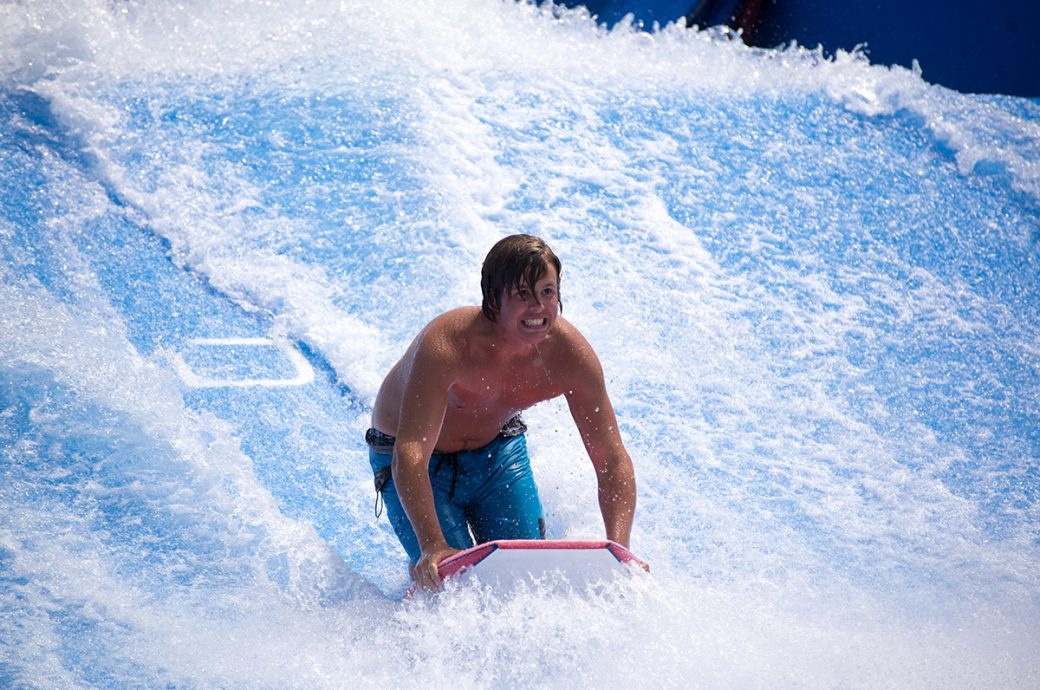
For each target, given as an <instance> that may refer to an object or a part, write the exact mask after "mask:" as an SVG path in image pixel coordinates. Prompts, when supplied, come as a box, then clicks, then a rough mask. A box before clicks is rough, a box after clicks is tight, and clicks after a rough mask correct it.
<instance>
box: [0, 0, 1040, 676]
mask: <svg viewBox="0 0 1040 690" xmlns="http://www.w3.org/2000/svg"><path fill="white" fill-rule="evenodd" d="M0 179H2V180H3V184H2V185H0V201H2V204H0V209H2V210H0V257H2V262H0V372H2V376H0V396H2V397H0V471H2V481H0V503H2V505H3V506H4V511H3V513H2V516H0V629H2V630H3V631H4V632H3V634H2V635H0V685H5V686H13V687H22V686H28V687H138V686H148V687H156V686H164V685H168V686H175V687H343V686H347V685H354V684H355V683H359V684H362V685H366V686H367V685H376V684H388V685H394V686H406V687H410V686H419V685H424V684H428V683H433V684H434V685H435V686H449V685H450V686H453V687H455V686H457V687H529V686H533V687H572V686H575V685H577V686H579V687H601V686H603V685H606V684H608V683H610V684H612V683H625V684H630V685H634V686H636V687H690V686H699V687H712V688H716V687H718V688H724V687H734V688H748V687H770V688H774V687H812V688H832V687H863V688H868V687H870V688H874V687H963V688H968V687H1005V688H1016V687H1017V688H1028V687H1036V685H1037V684H1038V683H1040V653H1038V651H1037V650H1038V646H1037V640H1038V639H1040V626H1038V623H1037V622H1038V621H1040V599H1038V597H1037V592H1040V574H1038V573H1040V395H1038V392H1040V344H1038V341H1037V333H1038V332H1040V107H1038V106H1037V105H1036V104H1035V103H1032V102H1030V101H1028V100H1024V99H1017V98H1009V97H1000V96H967V95H964V94H960V93H957V92H953V91H950V90H948V89H944V88H941V87H937V86H933V85H929V84H927V83H926V82H924V81H923V80H922V78H921V76H920V74H918V73H915V72H914V71H910V70H906V69H902V68H898V67H891V68H890V67H886V66H883V65H871V64H870V63H869V62H868V60H867V59H866V58H865V57H864V56H863V55H861V54H839V55H837V56H836V57H835V58H833V59H826V58H824V57H823V56H822V54H821V53H819V52H818V51H809V50H805V49H802V48H798V47H796V46H793V47H790V48H787V49H784V50H775V51H765V50H758V49H752V48H748V47H746V46H744V45H743V44H741V43H740V41H739V40H736V39H735V38H734V37H733V36H730V35H727V34H726V33H725V32H723V31H719V30H713V31H704V32H702V31H696V30H686V29H684V28H681V27H679V26H667V27H664V28H662V29H660V30H659V31H657V32H654V33H649V32H644V31H638V30H635V29H633V28H632V27H631V26H629V25H627V24H624V23H622V24H620V25H618V26H617V27H615V28H614V29H612V30H607V29H604V28H603V27H601V26H597V24H596V23H595V22H594V21H592V19H591V18H590V17H589V16H588V14H587V12H584V11H582V10H565V9H562V8H551V7H538V6H536V5H534V4H530V3H523V2H521V3H515V2H512V1H499V0H454V1H453V2H449V3H445V2H432V1H430V0H415V1H414V2H400V1H398V0H382V1H380V2H350V3H343V2H333V1H332V0H328V1H326V0H313V1H311V2H306V3H297V2H280V1H276V0H271V1H268V2H259V1H252V2H244V1H243V2H226V3H208V2H191V1H185V2H179V3H176V4H175V5H171V4H170V3H163V2H148V1H133V0H79V1H76V2H73V1H71V0H70V1H67V2H52V1H40V2H8V3H5V4H0ZM511 232H531V233H535V234H539V235H542V236H544V237H545V238H546V239H547V240H548V241H549V242H550V244H551V245H552V246H553V248H554V249H555V250H556V251H557V253H558V254H559V255H560V256H561V258H562V259H563V264H564V269H563V288H562V294H563V299H564V303H565V305H566V309H565V315H566V316H567V318H568V319H570V320H571V321H572V322H574V323H575V324H577V325H578V326H579V327H580V328H581V329H582V331H583V332H584V333H585V334H586V336H587V337H588V339H589V340H590V341H591V342H592V343H593V345H594V346H595V348H596V350H597V352H598V353H599V354H600V357H601V359H602V361H603V365H604V368H605V371H606V373H607V378H608V386H609V388H610V391H611V395H612V399H613V401H614V404H615V406H616V408H617V412H618V418H619V422H620V424H621V425H622V428H623V432H624V437H625V440H626V444H627V446H628V448H629V450H630V452H631V454H632V456H633V459H634V461H635V463H636V469H637V475H638V479H639V491H640V498H639V500H640V506H639V510H638V514H637V520H636V525H635V530H634V534H633V542H632V546H633V549H634V550H635V551H636V552H637V553H638V554H639V555H640V556H642V557H644V558H646V559H647V560H648V561H650V562H651V564H652V574H651V575H649V576H645V577H634V578H632V579H631V580H630V581H622V582H616V583H607V584H604V586H603V587H602V588H600V589H598V590H597V591H594V592H590V593H586V594H583V595H576V594H570V595H568V594H561V593H558V592H557V593H552V594H548V593H545V592H538V591H524V592H520V593H518V594H516V595H514V596H511V597H509V598H506V599H503V600H496V599H494V598H492V597H489V596H488V594H487V593H486V592H483V591H481V590H480V589H479V587H475V586H474V587H459V588H457V589H456V591H454V592H452V594H451V595H449V596H445V597H440V598H437V599H434V600H419V601H412V602H401V601H400V594H401V592H402V591H403V589H404V587H405V584H406V582H405V579H406V575H405V567H404V555H403V552H402V551H401V549H400V547H399V546H398V544H397V542H396V539H395V538H394V537H393V535H392V533H391V531H390V529H389V527H388V525H387V524H386V522H385V518H383V519H377V518H375V517H374V516H373V514H372V512H373V499H374V494H373V491H372V480H371V475H370V472H369V470H368V463H367V458H366V451H365V448H364V444H363V440H362V433H363V431H364V429H365V427H366V426H367V425H368V415H369V410H370V404H371V401H372V399H373V396H374V394H375V391H376V389H377V387H378V385H379V382H380V379H381V375H382V373H383V372H384V371H385V370H386V369H387V368H388V367H389V366H390V365H391V364H392V363H393V361H395V360H396V358H397V357H399V356H400V353H401V352H402V351H403V350H404V348H405V347H406V346H407V344H408V342H409V339H410V338H411V337H412V336H413V335H414V334H415V332H416V331H417V330H418V329H419V328H421V326H422V325H423V324H424V323H426V321H427V320H429V319H430V318H431V317H432V316H434V315H435V314H436V313H438V312H439V311H441V310H443V309H446V308H449V307H452V306H456V305H459V304H473V303H477V302H479V264H480V261H481V260H482V258H483V256H484V254H485V253H486V251H487V249H488V248H489V247H490V246H491V244H492V243H493V242H494V241H495V240H496V239H497V238H498V237H500V236H502V235H504V234H507V233H511ZM527 421H528V423H529V425H530V427H531V432H530V436H529V442H530V446H531V449H532V459H533V460H532V461H533V464H534V469H535V474H536V477H537V479H538V482H539V486H540V491H541V493H542V501H543V504H544V505H545V508H546V511H547V518H548V523H549V534H550V536H552V537H567V538H588V537H597V536H599V535H600V534H601V533H602V525H601V523H600V517H599V512H598V508H597V504H596V498H595V481H594V478H593V475H592V469H591V466H590V465H589V463H588V462H587V460H584V459H583V458H584V451H583V450H582V446H581V442H580V440H579V439H578V438H577V434H576V432H575V431H574V429H573V424H572V423H571V422H570V419H569V416H568V413H567V411H566V406H565V405H562V404H560V403H558V402H550V403H547V404H544V405H542V406H539V407H536V408H534V409H532V410H530V411H529V412H528V413H527Z"/></svg>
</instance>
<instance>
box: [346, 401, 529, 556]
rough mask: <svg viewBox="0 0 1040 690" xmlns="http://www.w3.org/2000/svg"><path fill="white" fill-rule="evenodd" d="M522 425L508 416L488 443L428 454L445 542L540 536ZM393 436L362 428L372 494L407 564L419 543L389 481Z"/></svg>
mask: <svg viewBox="0 0 1040 690" xmlns="http://www.w3.org/2000/svg"><path fill="white" fill-rule="evenodd" d="M526 431H527V427H526V426H525V425H524V423H523V421H521V420H520V418H519V417H514V418H513V419H511V420H510V421H509V422H508V423H506V425H505V427H503V428H502V431H501V432H500V433H499V435H498V436H497V437H495V438H494V439H493V440H492V441H491V442H490V443H488V444H487V445H485V446H482V447H480V448H476V449H474V450H464V451H459V452H457V453H440V452H435V453H434V454H433V455H432V456H431V457H430V464H429V471H430V485H431V486H432V487H433V502H434V506H435V507H436V509H437V517H438V518H439V519H440V523H441V530H442V531H443V532H444V539H445V541H447V542H448V545H449V546H451V547H453V548H456V549H468V548H469V547H471V546H474V545H476V544H482V543H484V542H488V541H494V540H496V539H544V538H545V520H544V518H543V517H542V503H541V501H540V500H539V499H538V489H537V487H536V486H535V483H534V474H533V473H532V472H531V461H530V458H529V457H528V455H527V437H526V436H524V432H526ZM394 440H395V439H394V437H393V436H390V435H389V434H384V433H382V432H381V431H378V430H376V429H369V430H368V432H367V433H366V434H365V442H366V443H367V444H368V459H369V462H370V463H371V464H372V472H373V473H374V474H375V482H376V492H377V496H376V500H377V509H376V514H377V516H378V514H379V509H378V501H379V499H380V498H381V499H382V501H383V503H384V505H385V506H386V515H387V517H388V518H389V519H390V524H391V525H392V526H393V528H394V532H396V533H397V538H398V539H400V540H401V544H402V546H404V550H405V551H407V552H408V558H409V559H410V560H411V562H412V565H415V563H416V562H417V561H418V560H419V555H420V553H421V549H420V548H419V540H418V538H417V537H416V536H415V531H414V530H413V529H412V524H411V522H409V520H408V516H407V515H406V514H405V512H404V507H403V506H402V505H401V499H400V498H399V497H398V495H397V489H396V488H395V487H394V480H393V476H392V475H391V472H390V463H391V459H392V453H393V448H394Z"/></svg>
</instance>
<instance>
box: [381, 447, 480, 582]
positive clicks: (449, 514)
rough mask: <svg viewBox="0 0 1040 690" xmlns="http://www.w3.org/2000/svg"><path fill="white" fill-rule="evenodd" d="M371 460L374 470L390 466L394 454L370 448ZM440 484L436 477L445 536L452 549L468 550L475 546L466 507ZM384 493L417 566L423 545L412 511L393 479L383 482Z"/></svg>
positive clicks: (435, 492)
mask: <svg viewBox="0 0 1040 690" xmlns="http://www.w3.org/2000/svg"><path fill="white" fill-rule="evenodd" d="M368 459H369V462H370V464H371V465H372V469H373V471H378V470H379V469H381V468H383V467H389V466H390V460H391V457H390V456H389V455H386V454H383V453H377V452H375V451H373V450H369V454H368ZM440 483H441V482H437V481H436V480H435V478H431V484H432V485H433V500H434V506H435V507H436V509H437V518H438V520H439V521H440V524H441V531H442V532H443V533H444V539H445V541H447V542H448V545H449V546H451V547H452V548H455V549H468V548H469V547H471V546H473V538H472V537H471V536H470V533H469V526H468V524H467V520H466V516H465V514H464V512H463V510H462V508H461V507H460V506H458V505H456V504H455V503H454V502H453V501H452V500H451V499H450V498H449V496H448V489H447V487H444V486H439V484H440ZM382 494H383V504H384V505H385V506H386V516H387V518H388V519H389V520H390V526H391V527H393V528H394V533H395V534H396V535H397V539H398V540H399V541H400V542H401V546H403V547H404V550H405V551H406V552H407V553H408V560H409V563H410V565H411V566H412V567H414V566H415V564H416V563H417V562H418V560H419V556H420V555H421V553H422V549H420V548H419V539H418V537H416V536H415V530H414V529H412V523H411V522H410V521H409V520H408V514H407V513H405V512H404V506H403V505H401V499H400V497H399V496H398V495H397V487H396V486H395V485H394V480H393V478H390V479H389V480H388V481H387V482H386V483H385V484H384V485H383V488H382Z"/></svg>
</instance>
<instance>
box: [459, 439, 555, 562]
mask: <svg viewBox="0 0 1040 690" xmlns="http://www.w3.org/2000/svg"><path fill="white" fill-rule="evenodd" d="M486 450H487V451H488V452H490V454H491V456H492V458H491V462H492V467H491V468H490V472H489V474H488V476H487V479H486V480H485V482H484V483H483V486H482V487H481V491H480V495H479V498H478V500H476V501H474V502H472V503H471V506H472V507H471V509H470V510H469V511H468V513H467V514H468V516H469V520H470V527H471V528H472V530H473V536H474V537H476V541H477V543H478V544H479V543H483V542H487V541H495V540H497V539H544V538H545V520H544V518H543V516H542V503H541V501H540V500H539V498H538V487H537V486H536V485H535V482H534V473H533V472H532V471H531V461H530V458H529V457H528V455H527V439H526V438H525V437H524V436H523V435H520V436H515V437H513V438H505V439H499V440H498V441H496V442H495V443H493V444H491V445H490V446H489V447H488V448H487V449H486Z"/></svg>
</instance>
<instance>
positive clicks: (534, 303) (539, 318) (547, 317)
mask: <svg viewBox="0 0 1040 690" xmlns="http://www.w3.org/2000/svg"><path fill="white" fill-rule="evenodd" d="M559 315H560V293H559V276H558V274H557V273H556V268H555V267H554V266H546V267H545V269H544V271H543V272H542V275H541V277H540V278H539V279H538V280H537V281H536V282H535V284H534V287H533V288H531V287H530V286H529V284H528V283H527V282H526V281H522V282H521V283H520V284H519V285H518V286H515V287H507V288H505V289H503V290H502V296H501V298H500V300H499V309H498V314H497V318H496V320H495V323H496V324H497V325H498V327H499V329H500V331H501V332H503V334H507V335H508V336H510V337H516V338H518V339H519V340H520V341H522V342H523V343H526V344H537V343H538V342H539V341H540V340H542V339H543V338H544V337H545V336H546V335H548V334H549V332H550V331H551V330H552V327H553V326H554V325H555V324H556V319H557V318H559Z"/></svg>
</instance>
